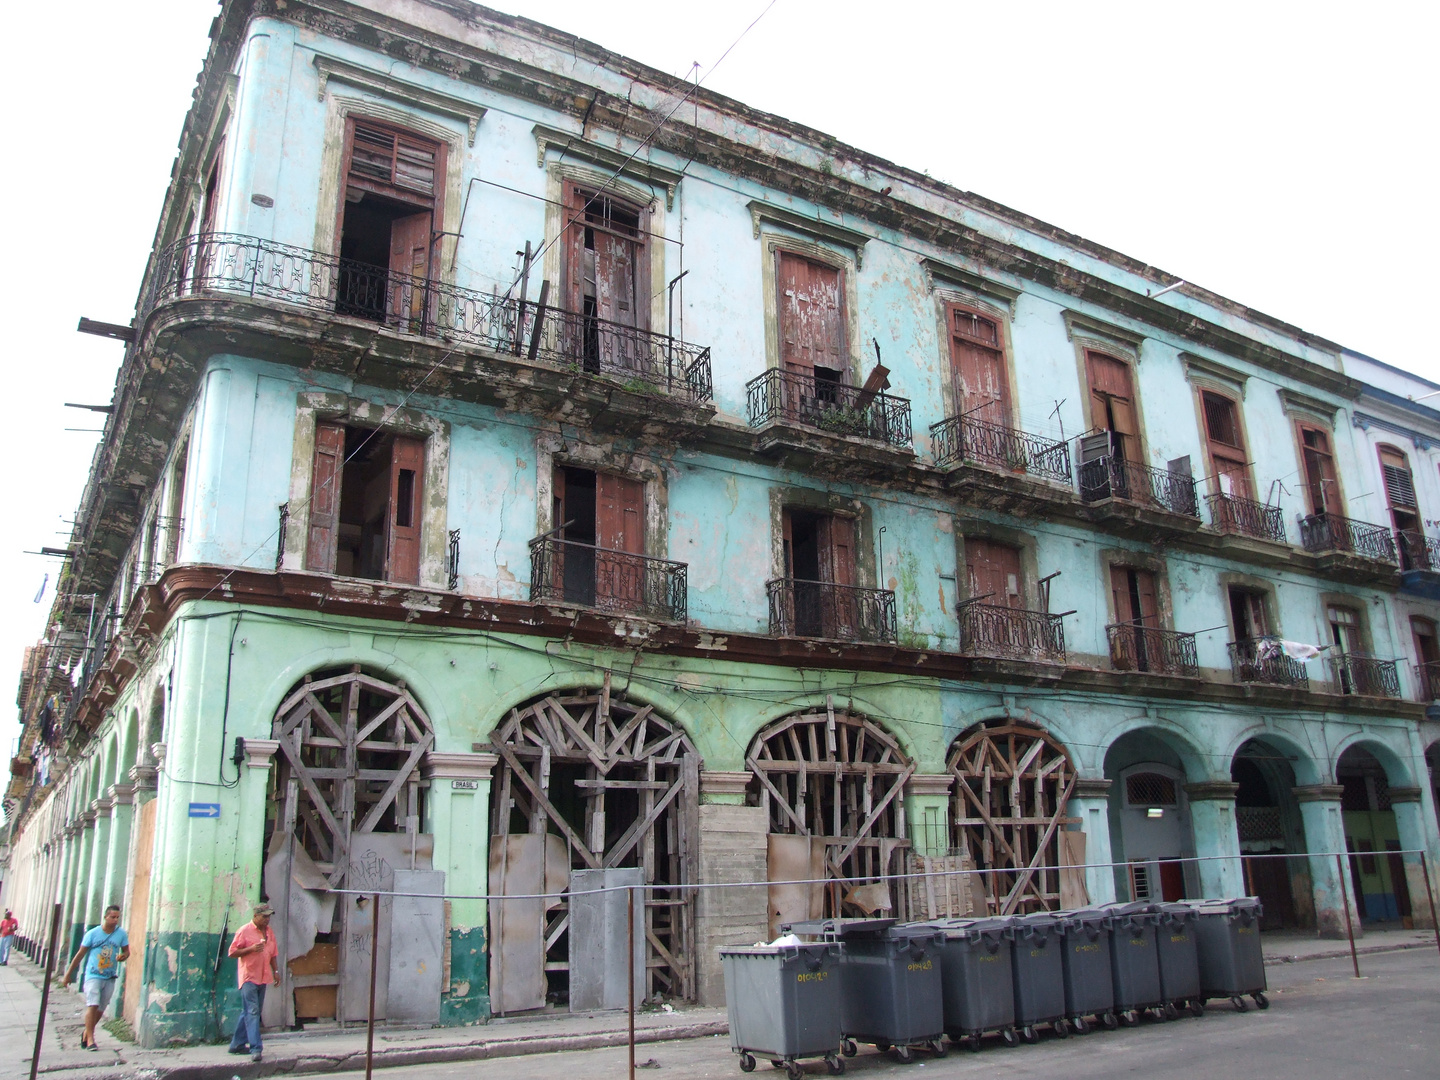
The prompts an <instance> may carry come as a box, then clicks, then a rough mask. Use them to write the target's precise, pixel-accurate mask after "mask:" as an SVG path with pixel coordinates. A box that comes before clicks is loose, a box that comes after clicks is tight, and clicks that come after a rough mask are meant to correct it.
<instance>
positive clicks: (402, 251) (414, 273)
mask: <svg viewBox="0 0 1440 1080" xmlns="http://www.w3.org/2000/svg"><path fill="white" fill-rule="evenodd" d="M430 221H431V215H430V211H428V210H427V211H425V212H424V213H422V214H411V215H410V216H409V217H402V218H396V219H395V220H394V221H393V222H391V224H390V298H389V305H388V307H389V311H390V315H391V318H392V319H394V320H396V321H398V322H400V324H401V325H402V326H407V327H409V328H412V329H418V328H419V327H420V326H421V325H422V323H423V321H424V315H425V303H426V299H427V297H426V289H427V285H428V279H429V276H430Z"/></svg>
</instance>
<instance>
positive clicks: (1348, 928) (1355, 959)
mask: <svg viewBox="0 0 1440 1080" xmlns="http://www.w3.org/2000/svg"><path fill="white" fill-rule="evenodd" d="M1335 869H1336V870H1337V871H1338V872H1339V874H1340V900H1341V903H1342V904H1343V905H1344V909H1345V934H1346V936H1347V937H1349V939H1350V963H1352V964H1353V965H1355V977H1356V978H1357V979H1358V978H1360V956H1359V954H1358V953H1356V952H1355V927H1354V925H1353V924H1352V923H1351V922H1350V890H1349V889H1348V888H1346V886H1345V862H1344V859H1343V857H1342V856H1341V855H1340V853H1339V852H1338V851H1337V852H1336V853H1335Z"/></svg>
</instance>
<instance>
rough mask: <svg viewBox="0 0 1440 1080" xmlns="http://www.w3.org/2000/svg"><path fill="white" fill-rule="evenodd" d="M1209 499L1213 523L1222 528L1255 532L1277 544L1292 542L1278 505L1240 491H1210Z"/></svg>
mask: <svg viewBox="0 0 1440 1080" xmlns="http://www.w3.org/2000/svg"><path fill="white" fill-rule="evenodd" d="M1205 501H1206V502H1207V503H1208V504H1209V505H1210V524H1211V525H1212V526H1214V527H1215V529H1216V531H1218V532H1222V533H1236V534H1239V535H1240V536H1253V537H1255V539H1257V540H1270V541H1272V542H1273V543H1276V544H1285V543H1288V542H1289V540H1288V538H1287V537H1286V535H1285V518H1284V516H1283V515H1282V514H1281V512H1280V507H1278V506H1266V505H1265V504H1264V503H1258V502H1256V501H1255V500H1254V499H1242V498H1239V497H1238V496H1236V495H1207V496H1205Z"/></svg>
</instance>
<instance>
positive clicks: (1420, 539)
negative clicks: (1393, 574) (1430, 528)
mask: <svg viewBox="0 0 1440 1080" xmlns="http://www.w3.org/2000/svg"><path fill="white" fill-rule="evenodd" d="M1395 536H1396V538H1397V539H1398V540H1399V541H1400V569H1401V570H1437V571H1440V540H1436V539H1434V538H1433V537H1429V536H1426V535H1425V534H1424V533H1421V532H1411V531H1408V530H1407V531H1405V532H1399V533H1396V534H1395Z"/></svg>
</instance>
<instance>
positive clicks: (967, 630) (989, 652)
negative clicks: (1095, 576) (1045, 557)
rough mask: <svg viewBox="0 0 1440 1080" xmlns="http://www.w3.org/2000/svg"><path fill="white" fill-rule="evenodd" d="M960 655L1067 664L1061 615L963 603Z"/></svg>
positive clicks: (959, 610) (977, 602)
mask: <svg viewBox="0 0 1440 1080" xmlns="http://www.w3.org/2000/svg"><path fill="white" fill-rule="evenodd" d="M956 610H957V614H958V615H959V617H960V652H961V653H963V654H965V655H967V656H993V657H999V658H1002V659H1006V660H1044V661H1048V662H1050V663H1053V664H1063V663H1065V628H1064V626H1063V625H1062V619H1061V616H1059V615H1051V614H1050V613H1049V612H1048V611H1025V610H1023V609H1021V608H1011V607H1005V606H1003V605H1001V604H986V603H982V602H979V601H971V602H967V603H962V604H960V605H959V607H958V608H957V609H956Z"/></svg>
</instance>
